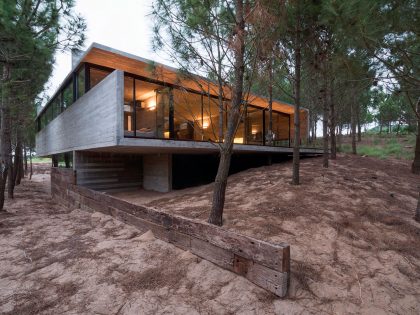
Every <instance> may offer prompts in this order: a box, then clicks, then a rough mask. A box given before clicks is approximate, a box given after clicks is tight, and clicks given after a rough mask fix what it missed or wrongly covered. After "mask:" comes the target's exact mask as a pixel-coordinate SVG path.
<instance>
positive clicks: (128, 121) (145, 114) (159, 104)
mask: <svg viewBox="0 0 420 315" xmlns="http://www.w3.org/2000/svg"><path fill="white" fill-rule="evenodd" d="M169 98H170V89H169V88H164V87H163V86H160V85H157V84H154V83H150V82H145V81H140V80H137V79H134V78H133V77H129V76H125V77H124V134H125V135H126V136H135V137H143V138H169V137H170V135H169Z"/></svg>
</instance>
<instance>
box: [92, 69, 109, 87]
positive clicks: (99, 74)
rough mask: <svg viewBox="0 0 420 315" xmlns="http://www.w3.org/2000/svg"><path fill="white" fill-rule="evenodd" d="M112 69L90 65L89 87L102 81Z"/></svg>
mask: <svg viewBox="0 0 420 315" xmlns="http://www.w3.org/2000/svg"><path fill="white" fill-rule="evenodd" d="M110 73H111V71H110V70H105V69H99V68H95V67H94V66H89V78H90V81H89V87H90V88H93V87H94V86H95V85H97V84H98V83H99V82H101V81H102V80H103V79H105V77H106V76H107V75H108V74H110Z"/></svg>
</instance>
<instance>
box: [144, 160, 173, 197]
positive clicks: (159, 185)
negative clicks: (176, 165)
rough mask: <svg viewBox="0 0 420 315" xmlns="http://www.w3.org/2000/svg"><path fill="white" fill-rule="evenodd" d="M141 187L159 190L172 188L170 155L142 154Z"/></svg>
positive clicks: (167, 190) (163, 190)
mask: <svg viewBox="0 0 420 315" xmlns="http://www.w3.org/2000/svg"><path fill="white" fill-rule="evenodd" d="M143 188H144V189H146V190H154V191H159V192H169V191H171V190H172V155H171V154H148V155H144V156H143Z"/></svg>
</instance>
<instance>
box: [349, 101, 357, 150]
mask: <svg viewBox="0 0 420 315" xmlns="http://www.w3.org/2000/svg"><path fill="white" fill-rule="evenodd" d="M355 106H356V104H355V97H353V102H352V103H351V105H350V116H351V117H350V119H351V153H353V154H357V148H356V117H355V116H356V113H355Z"/></svg>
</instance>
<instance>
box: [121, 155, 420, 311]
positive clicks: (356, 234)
mask: <svg viewBox="0 0 420 315" xmlns="http://www.w3.org/2000/svg"><path fill="white" fill-rule="evenodd" d="M321 165H322V161H321V159H320V158H315V159H305V160H303V161H302V166H301V179H302V184H301V185H300V186H297V187H296V186H292V185H290V183H289V181H290V178H291V164H290V163H283V164H275V165H272V166H266V167H260V168H257V169H251V170H248V171H245V172H241V173H238V174H236V175H233V176H231V177H230V178H229V185H228V190H227V196H226V200H227V202H226V209H225V216H224V217H225V221H224V225H225V227H227V228H229V229H232V230H235V231H238V232H240V233H243V234H246V235H250V236H254V237H257V238H261V239H266V240H269V241H273V242H276V241H279V242H280V241H285V242H287V243H289V244H290V245H291V256H292V265H291V267H292V272H293V273H294V274H293V277H292V282H291V290H290V298H291V299H292V300H294V301H295V302H296V303H297V304H298V305H299V306H303V307H305V308H306V310H308V311H309V310H317V311H319V310H323V311H325V312H327V313H354V314H357V313H360V312H362V313H366V314H373V313H383V312H386V313H397V314H420V224H417V223H415V222H414V221H413V220H412V217H413V214H414V209H415V207H416V204H417V199H416V198H417V196H418V189H420V186H419V185H420V177H419V176H414V175H412V174H410V172H409V162H407V161H400V160H378V159H374V158H368V157H360V156H351V155H340V156H339V159H338V160H337V161H334V162H331V166H330V168H329V169H327V170H325V169H323V168H322V167H321ZM211 192H212V185H206V186H201V187H195V188H190V189H185V190H181V191H176V192H172V193H170V194H169V195H159V194H151V193H149V194H146V197H145V196H140V197H138V192H137V193H124V194H117V196H119V197H121V198H124V199H128V200H132V201H133V202H136V203H140V204H142V203H143V204H147V205H149V206H152V207H156V208H160V209H162V210H166V211H169V212H172V213H178V214H182V215H185V216H190V217H195V218H200V219H203V220H206V219H207V218H208V214H209V209H210V200H211Z"/></svg>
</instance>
